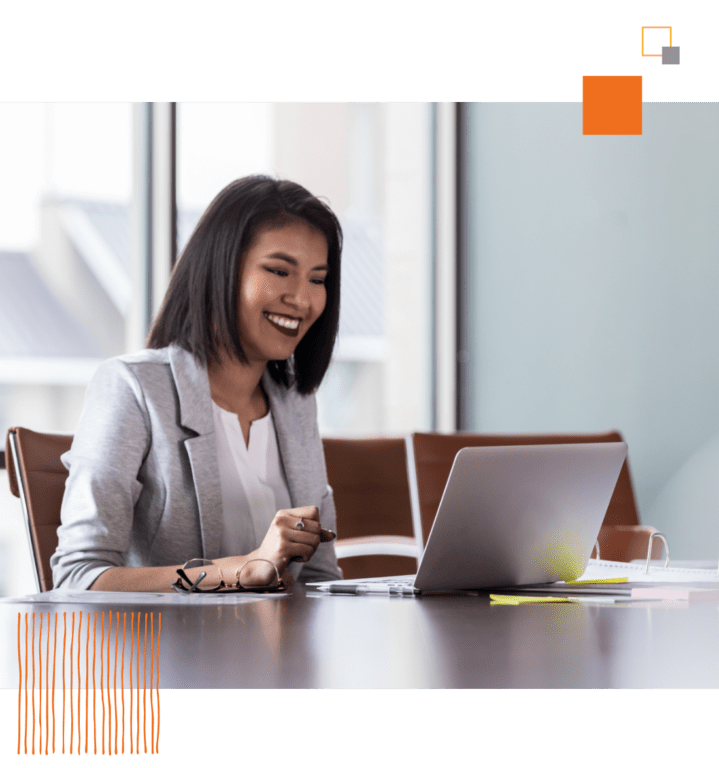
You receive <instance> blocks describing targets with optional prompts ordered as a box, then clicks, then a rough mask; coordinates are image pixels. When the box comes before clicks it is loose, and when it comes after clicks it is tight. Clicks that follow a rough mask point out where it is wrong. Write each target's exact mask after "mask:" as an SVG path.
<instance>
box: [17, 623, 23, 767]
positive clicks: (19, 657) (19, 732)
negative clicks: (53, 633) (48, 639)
mask: <svg viewBox="0 0 719 768" xmlns="http://www.w3.org/2000/svg"><path fill="white" fill-rule="evenodd" d="M21 626H22V615H21V614H20V612H19V611H18V614H17V666H18V670H19V675H20V680H19V682H18V684H17V753H18V755H19V754H20V744H21V743H22V645H21V643H20V627H21Z"/></svg>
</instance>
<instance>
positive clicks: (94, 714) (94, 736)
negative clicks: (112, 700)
mask: <svg viewBox="0 0 719 768" xmlns="http://www.w3.org/2000/svg"><path fill="white" fill-rule="evenodd" d="M96 647H97V611H95V619H94V621H93V623H92V743H93V749H94V754H97V707H96V706H95V702H96V701H97V696H96V695H95V648H96Z"/></svg>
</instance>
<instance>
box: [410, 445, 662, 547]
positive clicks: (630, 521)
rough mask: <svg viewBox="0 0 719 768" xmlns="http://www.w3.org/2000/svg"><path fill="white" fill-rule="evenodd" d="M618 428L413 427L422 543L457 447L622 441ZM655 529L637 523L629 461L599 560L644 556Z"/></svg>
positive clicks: (413, 476)
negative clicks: (447, 430)
mask: <svg viewBox="0 0 719 768" xmlns="http://www.w3.org/2000/svg"><path fill="white" fill-rule="evenodd" d="M623 439H624V438H623V437H622V435H621V433H619V432H616V431H613V432H601V433H596V434H538V435H490V434H472V433H469V432H455V433H453V434H439V433H435V432H424V433H422V432H417V433H414V434H413V435H412V436H411V438H409V439H408V452H410V457H411V458H410V461H409V467H410V485H411V488H412V500H413V505H414V507H415V509H414V514H415V517H416V518H418V519H419V520H420V521H421V530H422V545H423V546H424V545H425V544H426V543H427V537H428V536H429V532H430V530H431V528H432V523H433V522H434V516H435V515H436V514H437V508H438V507H439V502H440V499H441V497H442V491H443V490H444V486H445V484H446V482H447V478H448V477H449V472H450V469H451V468H452V463H453V461H454V457H455V456H456V455H457V452H458V451H459V450H460V449H461V448H467V447H477V446H497V445H540V444H548V443H549V444H558V443H606V442H618V441H621V440H623ZM655 531H656V528H652V527H651V526H645V525H640V524H639V513H638V512H637V505H636V501H635V498H634V488H633V487H632V479H631V476H630V474H629V462H628V460H627V461H625V462H624V466H623V467H622V470H621V472H620V474H619V479H618V481H617V485H616V488H615V489H614V494H613V495H612V498H611V500H610V502H609V507H608V509H607V514H606V516H605V518H604V522H603V523H602V528H601V531H600V533H599V536H598V539H597V540H598V543H599V550H600V555H601V557H602V559H604V560H618V561H622V562H628V561H629V560H633V559H638V558H645V557H646V556H647V547H648V544H649V537H650V536H651V534H652V533H654V532H655ZM660 551H661V542H659V541H657V540H655V542H654V544H653V551H652V555H653V557H658V556H659V555H660Z"/></svg>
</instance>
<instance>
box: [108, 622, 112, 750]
mask: <svg viewBox="0 0 719 768" xmlns="http://www.w3.org/2000/svg"><path fill="white" fill-rule="evenodd" d="M111 630H112V611H110V612H109V613H108V617H107V754H108V755H111V754H112V702H111V701H110V632H111Z"/></svg>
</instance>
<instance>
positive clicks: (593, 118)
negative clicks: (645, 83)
mask: <svg viewBox="0 0 719 768" xmlns="http://www.w3.org/2000/svg"><path fill="white" fill-rule="evenodd" d="M582 123H583V124H582V133H583V134H584V135H585V136H597V135H601V136H641V134H642V78H641V76H621V77H616V76H597V77H595V76H587V75H585V77H584V85H583V93H582Z"/></svg>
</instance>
